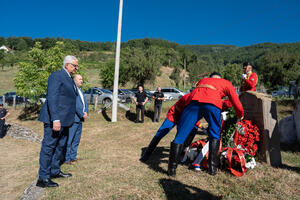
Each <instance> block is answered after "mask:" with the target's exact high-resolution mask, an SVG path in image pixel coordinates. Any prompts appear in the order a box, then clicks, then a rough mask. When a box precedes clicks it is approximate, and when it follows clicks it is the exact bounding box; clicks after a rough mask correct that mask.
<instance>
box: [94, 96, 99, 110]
mask: <svg viewBox="0 0 300 200" xmlns="http://www.w3.org/2000/svg"><path fill="white" fill-rule="evenodd" d="M98 98H99V95H98V94H96V96H95V112H96V111H97V105H98Z"/></svg>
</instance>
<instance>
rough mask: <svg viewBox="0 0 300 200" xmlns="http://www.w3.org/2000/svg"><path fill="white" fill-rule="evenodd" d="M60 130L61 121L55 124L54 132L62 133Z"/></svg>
mask: <svg viewBox="0 0 300 200" xmlns="http://www.w3.org/2000/svg"><path fill="white" fill-rule="evenodd" d="M60 128H61V124H60V121H58V122H53V128H52V130H53V131H60Z"/></svg>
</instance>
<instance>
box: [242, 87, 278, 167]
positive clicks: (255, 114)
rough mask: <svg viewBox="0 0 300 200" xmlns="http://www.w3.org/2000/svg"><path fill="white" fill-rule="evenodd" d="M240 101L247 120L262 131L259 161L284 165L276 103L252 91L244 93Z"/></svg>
mask: <svg viewBox="0 0 300 200" xmlns="http://www.w3.org/2000/svg"><path fill="white" fill-rule="evenodd" d="M240 100H241V102H242V104H243V107H244V110H245V119H250V120H252V121H253V123H255V124H256V125H257V126H258V128H259V130H260V134H261V137H260V146H259V159H260V160H261V161H263V162H267V163H268V164H270V165H272V166H274V167H279V166H280V165H281V164H282V163H281V154H280V132H279V130H278V121H277V110H276V103H275V102H274V101H272V98H271V96H269V95H266V94H262V93H258V92H252V91H247V92H245V93H242V94H241V95H240Z"/></svg>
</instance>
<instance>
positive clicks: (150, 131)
mask: <svg viewBox="0 0 300 200" xmlns="http://www.w3.org/2000/svg"><path fill="white" fill-rule="evenodd" d="M173 103H174V102H166V103H165V104H164V109H163V110H164V113H163V114H162V118H164V117H165V114H166V110H167V107H169V106H170V105H171V104H173ZM152 109H153V108H152V105H151V104H150V105H148V110H149V111H148V114H147V116H146V117H145V123H144V124H135V123H134V122H132V121H130V120H129V119H128V118H126V113H125V111H123V110H122V109H119V113H118V122H117V123H111V122H108V121H106V120H105V118H104V117H103V115H102V114H97V113H94V112H93V111H91V112H90V116H89V119H88V120H87V121H86V122H85V123H84V127H83V134H82V139H81V143H80V146H79V149H78V158H79V159H80V160H79V161H78V162H77V163H75V164H73V165H71V166H69V165H68V166H65V165H63V166H62V170H63V171H66V172H71V173H72V174H73V176H72V177H71V178H69V179H56V180H55V181H57V182H58V183H59V184H60V187H59V188H51V189H46V192H45V194H44V196H43V197H42V199H72V200H73V199H167V200H169V199H218V197H220V196H222V197H223V199H268V200H269V199H283V200H286V199H299V198H300V196H299V194H300V193H299V188H300V187H299V186H300V185H299V183H300V174H299V173H300V153H299V150H297V148H293V149H292V150H291V149H290V147H288V148H284V149H283V151H282V161H283V164H284V168H273V167H270V166H269V165H267V164H264V163H260V164H259V165H258V166H257V168H255V169H253V170H249V171H247V172H246V174H245V175H244V176H243V177H241V178H237V177H234V176H233V175H231V174H230V173H228V172H226V171H221V172H219V173H218V174H217V175H216V176H215V177H212V176H210V175H208V174H207V173H206V172H205V171H201V172H194V171H191V170H189V169H188V166H186V165H179V166H178V169H177V177H176V178H171V177H169V176H168V175H167V174H166V171H167V163H168V154H169V146H170V141H172V140H173V138H174V135H175V133H176V130H172V131H171V133H170V134H168V135H167V136H166V137H165V138H163V139H162V141H161V142H160V144H159V145H158V148H157V149H156V151H155V152H154V154H153V156H152V157H151V158H150V160H149V162H148V163H146V164H144V163H141V162H139V158H140V155H141V152H142V150H144V148H145V147H146V146H147V145H148V144H149V142H150V140H151V138H152V137H153V135H154V134H155V132H156V130H157V129H158V128H159V126H160V123H152V121H151V118H149V116H151V111H152ZM134 110H135V106H131V111H130V113H131V114H129V115H128V113H127V117H128V116H134ZM18 113H20V110H17V111H16V112H15V113H13V114H12V116H11V117H10V120H12V121H16V122H18V123H21V124H23V125H25V126H27V127H31V128H33V129H34V130H35V131H36V132H38V133H39V134H42V124H41V123H39V122H36V121H31V120H28V121H19V120H17V119H16V117H17V116H18ZM107 115H108V117H109V118H110V117H111V110H108V111H107ZM198 137H199V136H198ZM4 141H5V142H4V143H2V145H0V150H1V151H2V152H3V151H5V144H7V145H8V144H10V145H8V146H7V147H10V146H11V145H12V144H14V143H15V142H18V141H20V140H15V141H14V139H11V138H9V137H6V138H4ZM34 146H35V148H33V146H32V145H31V144H30V142H26V143H23V144H22V146H21V149H31V150H30V151H29V152H31V153H30V154H24V156H26V157H25V158H24V159H25V160H26V163H25V162H24V159H23V161H22V160H21V159H20V157H15V158H14V157H11V158H10V159H11V161H10V162H9V163H7V164H6V165H1V166H0V168H1V171H7V170H8V169H11V170H10V171H9V173H11V174H10V178H11V179H10V180H14V176H15V175H14V173H15V172H16V171H15V170H13V169H18V171H17V172H18V173H17V174H16V176H17V175H19V174H22V173H25V172H26V174H27V177H32V178H31V180H28V179H24V180H22V181H21V180H19V179H16V181H18V182H15V183H14V182H13V183H11V184H10V186H6V187H4V188H2V192H3V194H7V193H8V192H7V191H10V193H11V194H12V195H11V196H13V194H15V196H20V195H21V194H22V192H23V189H25V185H26V183H27V185H28V184H29V183H30V182H31V181H33V180H34V178H35V177H36V175H37V171H38V153H39V150H40V149H39V148H36V145H34ZM14 148H15V151H19V150H21V149H19V148H18V145H14ZM18 149H19V150H18ZM27 152H28V150H27ZM29 155H30V156H29ZM32 155H34V156H35V157H33V156H32ZM29 157H30V159H29ZM26 158H28V159H26ZM25 166H32V167H31V168H30V169H28V167H25ZM5 181H6V180H4V179H0V185H3V184H5ZM12 185H19V186H18V187H12ZM22 186H23V188H22ZM10 187H11V188H10ZM5 189H6V190H5ZM3 190H4V191H3ZM0 191H1V190H0ZM0 197H1V195H0Z"/></svg>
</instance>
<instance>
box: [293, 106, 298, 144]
mask: <svg viewBox="0 0 300 200" xmlns="http://www.w3.org/2000/svg"><path fill="white" fill-rule="evenodd" d="M293 115H294V122H295V126H296V134H297V140H298V143H299V144H300V103H298V104H297V106H296V108H295V110H294V113H293Z"/></svg>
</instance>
